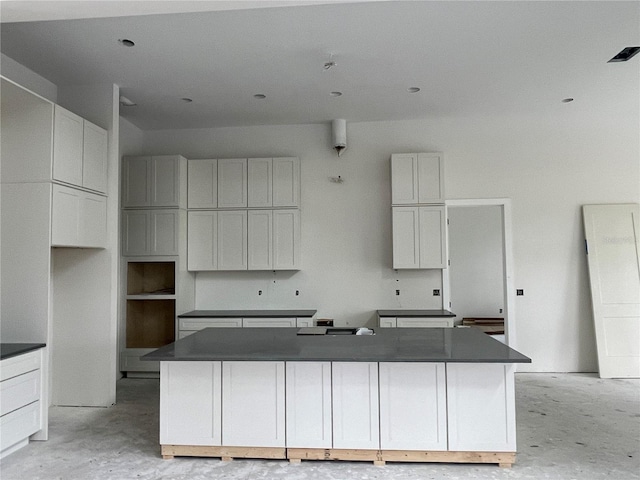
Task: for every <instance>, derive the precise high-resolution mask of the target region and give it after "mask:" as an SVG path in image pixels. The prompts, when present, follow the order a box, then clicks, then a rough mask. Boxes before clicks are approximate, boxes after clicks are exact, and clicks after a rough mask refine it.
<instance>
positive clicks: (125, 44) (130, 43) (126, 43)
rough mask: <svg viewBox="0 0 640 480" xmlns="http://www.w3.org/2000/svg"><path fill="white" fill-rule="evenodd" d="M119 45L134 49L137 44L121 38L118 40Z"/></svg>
mask: <svg viewBox="0 0 640 480" xmlns="http://www.w3.org/2000/svg"><path fill="white" fill-rule="evenodd" d="M118 43H119V44H120V45H122V46H123V47H134V46H135V43H133V41H132V40H129V39H128V38H121V39H119V40H118Z"/></svg>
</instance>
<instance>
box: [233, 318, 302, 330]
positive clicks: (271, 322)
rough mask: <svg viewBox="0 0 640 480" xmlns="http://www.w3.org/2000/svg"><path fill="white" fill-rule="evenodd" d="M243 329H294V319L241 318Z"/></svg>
mask: <svg viewBox="0 0 640 480" xmlns="http://www.w3.org/2000/svg"><path fill="white" fill-rule="evenodd" d="M242 326H243V327H254V328H255V327H258V328H268V327H295V326H296V319H295V317H290V318H271V317H267V318H253V317H250V318H243V319H242Z"/></svg>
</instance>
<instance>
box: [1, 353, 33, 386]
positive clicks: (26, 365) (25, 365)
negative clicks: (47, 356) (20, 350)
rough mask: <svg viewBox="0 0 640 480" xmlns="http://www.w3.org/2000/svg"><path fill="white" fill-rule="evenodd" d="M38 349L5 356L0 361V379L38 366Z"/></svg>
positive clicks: (20, 373)
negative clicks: (22, 353)
mask: <svg viewBox="0 0 640 480" xmlns="http://www.w3.org/2000/svg"><path fill="white" fill-rule="evenodd" d="M40 352H41V351H40V350H36V351H33V352H29V353H25V354H24V355H18V356H15V357H11V358H7V359H6V360H2V362H0V380H1V381H4V380H7V379H9V378H12V377H15V376H18V375H22V374H23V373H27V372H30V371H32V370H37V369H39V368H40Z"/></svg>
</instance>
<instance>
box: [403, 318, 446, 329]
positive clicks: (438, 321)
mask: <svg viewBox="0 0 640 480" xmlns="http://www.w3.org/2000/svg"><path fill="white" fill-rule="evenodd" d="M397 326H398V328H421V327H422V328H435V327H453V317H451V318H447V317H444V318H443V317H440V318H438V317H434V318H431V317H429V318H412V317H407V318H400V317H398V324H397Z"/></svg>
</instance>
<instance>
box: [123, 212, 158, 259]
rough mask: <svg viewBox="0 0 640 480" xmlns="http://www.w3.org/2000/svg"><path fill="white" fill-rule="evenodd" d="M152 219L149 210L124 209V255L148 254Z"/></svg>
mask: <svg viewBox="0 0 640 480" xmlns="http://www.w3.org/2000/svg"><path fill="white" fill-rule="evenodd" d="M150 220H151V217H150V216H149V211H148V210H123V211H122V255H124V256H131V255H148V252H149V250H150V249H149V229H150V226H149V221H150Z"/></svg>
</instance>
